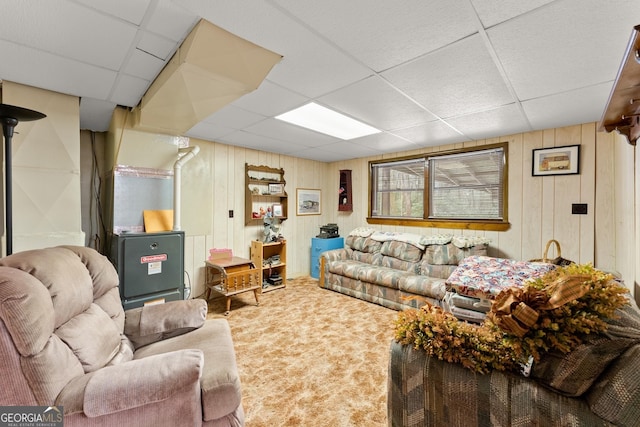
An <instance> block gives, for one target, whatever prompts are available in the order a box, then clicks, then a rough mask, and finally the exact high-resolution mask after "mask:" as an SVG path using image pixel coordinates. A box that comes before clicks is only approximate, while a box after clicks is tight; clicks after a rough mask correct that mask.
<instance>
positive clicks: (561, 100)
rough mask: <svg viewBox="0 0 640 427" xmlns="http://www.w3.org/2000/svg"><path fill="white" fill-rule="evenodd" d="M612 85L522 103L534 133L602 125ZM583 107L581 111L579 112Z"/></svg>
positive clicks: (597, 86)
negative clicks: (575, 126)
mask: <svg viewBox="0 0 640 427" xmlns="http://www.w3.org/2000/svg"><path fill="white" fill-rule="evenodd" d="M610 91H611V85H610V84H609V83H602V84H599V85H596V86H590V87H587V88H581V89H576V90H572V91H569V92H564V93H560V94H556V95H550V96H545V97H542V98H536V99H532V100H531V101H525V102H523V103H522V107H523V109H524V111H525V113H526V115H527V117H528V118H529V122H530V123H531V126H532V127H533V129H536V130H539V129H548V128H554V127H563V126H568V125H571V124H580V123H590V122H595V121H599V120H600V119H601V118H602V114H603V113H604V106H605V105H606V102H607V99H608V98H609V92H610ZM576 106H580V108H576Z"/></svg>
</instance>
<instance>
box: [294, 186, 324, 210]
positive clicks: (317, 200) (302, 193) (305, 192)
mask: <svg viewBox="0 0 640 427" xmlns="http://www.w3.org/2000/svg"><path fill="white" fill-rule="evenodd" d="M321 196H322V194H321V190H317V189H313V188H296V214H297V215H320V214H321V213H322V197H321Z"/></svg>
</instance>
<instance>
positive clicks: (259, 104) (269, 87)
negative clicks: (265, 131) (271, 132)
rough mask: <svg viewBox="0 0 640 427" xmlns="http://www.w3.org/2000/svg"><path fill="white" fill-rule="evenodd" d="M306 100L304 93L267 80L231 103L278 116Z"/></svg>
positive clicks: (255, 111)
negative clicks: (301, 93) (298, 92)
mask: <svg viewBox="0 0 640 427" xmlns="http://www.w3.org/2000/svg"><path fill="white" fill-rule="evenodd" d="M306 100H307V98H306V97H304V96H302V95H298V94H297V93H295V92H292V91H290V90H287V89H285V88H283V87H282V86H278V85H276V84H274V83H271V82H270V81H269V80H265V81H264V82H262V84H261V85H260V87H258V89H256V90H255V91H253V92H251V93H249V94H247V95H244V96H242V97H240V98H238V99H237V100H236V101H234V102H233V103H232V104H231V105H234V106H236V107H240V108H243V109H245V110H247V111H252V112H254V113H258V114H262V115H263V116H277V115H279V114H281V113H284V112H286V111H289V110H292V109H294V108H297V107H299V106H301V105H303V104H304V103H305V101H306Z"/></svg>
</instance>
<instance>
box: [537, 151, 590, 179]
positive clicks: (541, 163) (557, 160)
mask: <svg viewBox="0 0 640 427" xmlns="http://www.w3.org/2000/svg"><path fill="white" fill-rule="evenodd" d="M579 173H580V146H579V145H567V146H564V147H553V148H538V149H535V150H533V159H532V166H531V174H532V175H533V176H547V175H576V174H579Z"/></svg>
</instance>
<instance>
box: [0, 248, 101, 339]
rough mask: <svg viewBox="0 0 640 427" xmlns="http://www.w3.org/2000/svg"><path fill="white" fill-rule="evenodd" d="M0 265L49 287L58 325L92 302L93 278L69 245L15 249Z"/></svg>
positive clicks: (82, 310)
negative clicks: (68, 247) (27, 274)
mask: <svg viewBox="0 0 640 427" xmlns="http://www.w3.org/2000/svg"><path fill="white" fill-rule="evenodd" d="M0 265H5V266H7V267H13V268H17V269H20V270H22V271H25V272H27V273H29V274H31V275H32V276H34V277H35V278H36V279H38V280H39V281H40V282H41V283H42V284H43V285H44V287H45V288H46V289H47V290H48V291H49V295H50V296H51V297H50V298H51V302H52V303H53V312H54V315H55V324H54V326H55V327H56V328H57V327H58V326H60V325H62V324H63V323H65V322H67V321H68V320H69V319H71V318H73V317H74V316H76V315H78V314H80V313H83V312H84V311H85V310H86V309H88V308H89V306H90V305H91V304H92V302H93V282H92V281H91V276H90V275H89V272H88V271H87V268H86V267H85V265H84V264H83V263H82V262H80V261H79V259H78V256H77V255H76V254H75V253H73V252H71V251H70V250H68V249H65V248H62V247H57V248H47V249H35V250H31V251H24V252H18V253H15V254H13V255H11V256H8V257H5V258H2V259H0Z"/></svg>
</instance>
